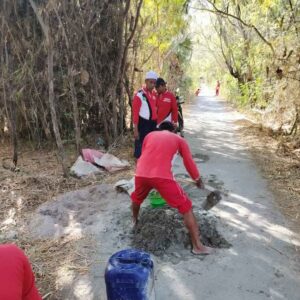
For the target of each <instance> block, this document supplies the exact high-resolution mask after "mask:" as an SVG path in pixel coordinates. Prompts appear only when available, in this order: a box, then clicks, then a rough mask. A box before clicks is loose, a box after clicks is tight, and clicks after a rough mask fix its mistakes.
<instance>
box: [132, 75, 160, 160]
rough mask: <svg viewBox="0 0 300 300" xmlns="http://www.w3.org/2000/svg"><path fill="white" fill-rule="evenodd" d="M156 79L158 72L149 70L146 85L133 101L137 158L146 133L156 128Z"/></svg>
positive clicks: (135, 153) (135, 152) (135, 154)
mask: <svg viewBox="0 0 300 300" xmlns="http://www.w3.org/2000/svg"><path fill="white" fill-rule="evenodd" d="M156 79H157V74H156V73H155V72H154V71H149V72H147V73H146V76H145V86H144V87H143V88H141V89H140V90H139V91H138V92H137V93H136V94H135V96H134V98H133V101H132V113H133V127H134V138H135V148H134V156H135V158H139V157H140V156H141V151H142V145H143V141H144V138H145V137H146V135H147V134H148V133H149V132H151V131H153V130H156V125H157V105H156V92H155V91H154V87H155V84H156Z"/></svg>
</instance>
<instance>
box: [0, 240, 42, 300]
mask: <svg viewBox="0 0 300 300" xmlns="http://www.w3.org/2000/svg"><path fill="white" fill-rule="evenodd" d="M0 299H1V300H2V299H3V300H41V299H42V297H41V296H40V295H39V293H38V291H37V288H36V287H35V284H34V275H33V272H32V270H31V266H30V263H29V261H28V259H27V257H26V256H25V254H24V253H23V252H22V251H21V250H20V249H19V248H18V247H17V246H15V245H0Z"/></svg>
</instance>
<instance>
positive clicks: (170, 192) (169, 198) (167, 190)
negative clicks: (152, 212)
mask: <svg viewBox="0 0 300 300" xmlns="http://www.w3.org/2000/svg"><path fill="white" fill-rule="evenodd" d="M152 189H156V190H157V191H158V192H159V194H160V195H161V196H162V197H163V198H164V199H165V200H166V202H167V203H168V204H169V205H170V206H171V207H173V208H177V209H178V211H179V212H180V213H181V214H185V213H187V212H188V211H189V210H190V209H191V208H192V202H191V200H190V199H189V198H188V196H187V195H186V193H185V192H184V191H183V189H182V188H181V186H180V185H179V184H178V183H177V182H176V181H175V180H173V179H165V178H147V177H139V176H136V177H135V191H134V192H133V193H132V194H131V200H132V201H133V202H134V203H136V204H138V205H141V204H142V202H143V201H144V200H145V198H146V197H147V196H148V194H149V192H150V191H151V190H152Z"/></svg>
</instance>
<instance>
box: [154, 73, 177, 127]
mask: <svg viewBox="0 0 300 300" xmlns="http://www.w3.org/2000/svg"><path fill="white" fill-rule="evenodd" d="M166 85H167V83H166V82H165V81H164V80H163V78H158V79H157V80H156V86H155V88H156V91H157V94H158V98H157V124H158V125H159V124H161V123H162V122H164V121H170V122H172V123H173V124H174V125H175V126H176V124H177V121H178V107H177V101H176V97H175V95H174V94H173V93H171V92H170V91H168V90H167V86H166Z"/></svg>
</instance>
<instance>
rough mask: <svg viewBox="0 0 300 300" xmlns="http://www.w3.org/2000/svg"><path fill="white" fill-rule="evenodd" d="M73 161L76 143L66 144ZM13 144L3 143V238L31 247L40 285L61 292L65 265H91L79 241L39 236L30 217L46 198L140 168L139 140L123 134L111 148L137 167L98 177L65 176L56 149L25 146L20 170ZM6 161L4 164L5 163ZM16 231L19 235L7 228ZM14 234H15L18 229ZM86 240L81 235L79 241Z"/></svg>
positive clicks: (53, 295) (52, 293) (49, 292)
mask: <svg viewBox="0 0 300 300" xmlns="http://www.w3.org/2000/svg"><path fill="white" fill-rule="evenodd" d="M66 150H67V151H66V152H67V157H68V165H69V166H71V165H72V164H73V162H74V161H75V160H76V158H77V154H76V152H75V149H74V147H73V146H72V147H68V148H67V149H66ZM10 151H11V150H10V147H9V146H8V145H7V146H3V147H1V149H0V157H1V158H3V159H2V164H1V162H0V164H1V166H0V195H1V201H0V220H3V221H1V222H0V243H9V242H13V243H16V244H17V245H19V246H20V247H21V248H22V249H24V250H25V252H26V253H27V255H28V256H29V258H30V261H31V263H32V265H33V269H34V272H35V274H36V279H37V285H38V288H39V290H40V292H41V294H42V295H44V296H46V299H52V300H54V299H58V298H57V286H56V276H57V274H56V273H57V269H58V268H59V267H61V266H67V267H68V266H72V268H76V272H77V271H78V272H84V271H85V270H87V268H88V266H87V263H86V261H85V258H84V257H82V256H81V255H79V254H78V252H76V251H74V247H76V244H77V242H78V241H73V240H65V239H59V240H55V241H54V240H34V241H32V240H31V239H30V238H29V237H28V236H27V234H26V232H24V227H23V225H24V223H26V222H27V220H28V219H29V218H30V216H31V214H32V212H33V211H34V210H35V209H36V208H37V207H38V206H39V205H41V204H42V203H44V202H46V201H48V200H50V199H52V198H53V197H55V196H57V195H59V194H62V193H66V192H68V191H74V190H76V189H80V188H84V187H86V186H92V185H96V184H101V183H115V182H116V181H118V180H119V179H123V178H130V177H131V176H133V174H134V165H135V164H134V159H133V157H132V153H133V142H132V138H131V137H126V138H122V139H121V140H119V141H117V143H116V145H115V146H114V147H112V148H111V149H110V153H112V154H114V155H116V156H117V157H119V158H121V159H127V160H129V162H130V164H131V168H130V169H127V170H124V171H119V172H116V173H113V174H109V173H103V174H100V175H97V176H93V177H87V178H83V179H77V178H74V177H69V178H64V177H63V176H62V171H61V166H60V165H59V163H58V161H57V158H56V153H55V151H54V150H51V149H50V150H38V151H35V150H32V149H30V148H25V147H23V149H21V151H20V155H19V162H18V168H19V170H18V171H17V172H16V171H10V170H9V167H10V161H9V160H8V159H7V158H9V156H10ZM3 166H4V167H3ZM11 232H15V233H16V235H15V236H9V235H7V233H11ZM13 235H14V234H13ZM79 242H80V241H79Z"/></svg>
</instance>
